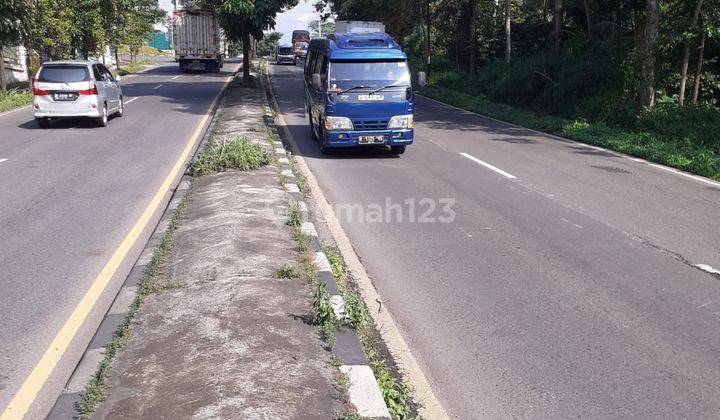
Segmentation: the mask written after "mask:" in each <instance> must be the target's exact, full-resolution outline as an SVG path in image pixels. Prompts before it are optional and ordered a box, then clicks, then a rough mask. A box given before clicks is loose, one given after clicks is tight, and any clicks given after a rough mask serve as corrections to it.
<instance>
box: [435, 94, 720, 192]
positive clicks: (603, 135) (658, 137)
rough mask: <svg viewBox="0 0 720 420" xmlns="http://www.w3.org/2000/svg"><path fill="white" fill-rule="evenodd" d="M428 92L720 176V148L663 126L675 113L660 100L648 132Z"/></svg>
mask: <svg viewBox="0 0 720 420" xmlns="http://www.w3.org/2000/svg"><path fill="white" fill-rule="evenodd" d="M423 94H424V95H426V96H428V97H430V98H433V99H436V100H439V101H441V102H445V103H447V104H450V105H453V106H456V107H458V108H462V109H465V110H468V111H472V112H476V113H478V114H482V115H487V116H489V117H492V118H496V119H499V120H502V121H508V122H511V123H514V124H518V125H521V126H523V127H527V128H532V129H535V130H538V131H543V132H546V133H550V134H556V135H560V136H563V137H565V138H569V139H572V140H576V141H579V142H582V143H588V144H592V145H595V146H600V147H604V148H607V149H610V150H615V151H618V152H621V153H626V154H629V155H632V156H637V157H640V158H643V159H647V160H649V161H652V162H657V163H661V164H663V165H667V166H671V167H674V168H677V169H681V170H684V171H687V172H692V173H694V174H697V175H702V176H706V177H708V178H713V179H715V180H720V147H718V146H717V145H711V144H709V142H702V141H695V140H694V137H692V136H687V135H684V134H685V133H684V131H683V132H678V131H672V130H666V129H662V130H661V128H662V127H667V126H669V125H670V124H669V123H668V122H667V121H668V120H670V119H671V118H670V117H668V116H667V115H672V114H671V113H669V112H663V109H662V106H660V105H659V106H658V107H659V108H658V110H657V111H653V113H652V115H647V116H641V119H640V120H639V123H638V124H639V125H640V127H641V129H642V131H636V132H628V131H625V130H622V129H619V128H615V127H611V126H608V125H606V124H605V123H603V122H586V121H583V120H568V119H564V118H559V117H554V116H550V115H538V114H535V113H533V112H530V111H527V110H523V109H520V108H516V107H513V106H510V105H506V104H502V103H497V102H493V101H491V100H489V99H487V98H486V97H484V96H480V95H468V94H465V93H462V92H458V91H455V90H451V89H447V88H443V87H439V86H427V87H425V89H424V90H423ZM661 131H662V132H661ZM686 131H687V130H686ZM693 134H695V133H693ZM716 149H717V150H716Z"/></svg>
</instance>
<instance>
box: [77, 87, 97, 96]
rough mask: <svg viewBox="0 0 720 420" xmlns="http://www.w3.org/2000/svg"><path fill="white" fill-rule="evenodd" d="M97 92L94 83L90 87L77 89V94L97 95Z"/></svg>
mask: <svg viewBox="0 0 720 420" xmlns="http://www.w3.org/2000/svg"><path fill="white" fill-rule="evenodd" d="M97 94H98V91H97V86H95V85H93V87H91V88H90V89H85V90H79V91H78V96H90V95H97Z"/></svg>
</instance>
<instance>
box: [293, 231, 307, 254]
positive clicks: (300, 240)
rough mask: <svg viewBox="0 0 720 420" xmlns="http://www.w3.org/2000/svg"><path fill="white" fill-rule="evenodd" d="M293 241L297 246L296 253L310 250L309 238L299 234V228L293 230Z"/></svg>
mask: <svg viewBox="0 0 720 420" xmlns="http://www.w3.org/2000/svg"><path fill="white" fill-rule="evenodd" d="M294 236H295V241H297V244H298V251H301V252H302V251H306V250H308V249H309V248H310V237H309V236H307V235H306V234H304V233H302V232H300V227H299V226H298V227H296V228H295V235H294Z"/></svg>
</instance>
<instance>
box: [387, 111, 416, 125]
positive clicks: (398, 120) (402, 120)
mask: <svg viewBox="0 0 720 420" xmlns="http://www.w3.org/2000/svg"><path fill="white" fill-rule="evenodd" d="M388 128H413V116H412V114H409V115H396V116H394V117H392V118H390V121H388Z"/></svg>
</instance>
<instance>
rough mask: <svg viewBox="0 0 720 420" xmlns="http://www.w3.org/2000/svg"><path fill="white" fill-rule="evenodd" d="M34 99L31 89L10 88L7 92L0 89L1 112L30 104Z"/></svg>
mask: <svg viewBox="0 0 720 420" xmlns="http://www.w3.org/2000/svg"><path fill="white" fill-rule="evenodd" d="M32 100H33V94H32V92H31V91H30V90H25V89H10V90H8V91H6V92H3V91H0V112H5V111H10V110H11V109H15V108H19V107H21V106H25V105H30V104H31V103H32Z"/></svg>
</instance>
